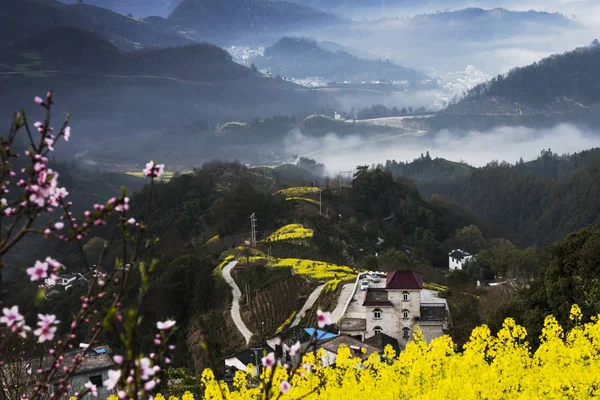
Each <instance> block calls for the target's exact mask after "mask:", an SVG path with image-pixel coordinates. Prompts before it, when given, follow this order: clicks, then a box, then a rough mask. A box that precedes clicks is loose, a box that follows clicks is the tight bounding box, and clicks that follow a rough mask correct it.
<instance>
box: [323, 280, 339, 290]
mask: <svg viewBox="0 0 600 400" xmlns="http://www.w3.org/2000/svg"><path fill="white" fill-rule="evenodd" d="M341 282H342V280H341V279H332V280H330V281H327V283H325V286H324V287H323V291H324V292H325V293H328V292H335V291H336V290H337V288H338V286H339V285H340V283H341Z"/></svg>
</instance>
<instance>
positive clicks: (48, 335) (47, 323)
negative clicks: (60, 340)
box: [33, 314, 60, 343]
mask: <svg viewBox="0 0 600 400" xmlns="http://www.w3.org/2000/svg"><path fill="white" fill-rule="evenodd" d="M38 318H39V321H38V323H37V324H38V326H39V328H37V329H36V330H35V331H33V334H34V335H35V336H37V337H38V342H39V343H44V342H46V341H51V340H52V339H54V334H55V333H56V329H57V328H56V326H54V325H58V323H59V322H60V321H59V320H57V319H56V315H52V314H38Z"/></svg>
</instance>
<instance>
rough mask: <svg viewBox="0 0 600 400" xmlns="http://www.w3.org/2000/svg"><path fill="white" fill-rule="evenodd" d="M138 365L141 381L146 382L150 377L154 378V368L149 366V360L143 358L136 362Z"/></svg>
mask: <svg viewBox="0 0 600 400" xmlns="http://www.w3.org/2000/svg"><path fill="white" fill-rule="evenodd" d="M138 365H139V367H140V368H141V370H142V371H141V372H142V379H143V380H145V381H147V380H148V379H150V377H152V376H154V374H155V371H154V368H152V367H151V366H150V359H149V358H148V357H144V358H142V359H141V360H139V361H138Z"/></svg>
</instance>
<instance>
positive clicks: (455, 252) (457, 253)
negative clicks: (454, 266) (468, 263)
mask: <svg viewBox="0 0 600 400" xmlns="http://www.w3.org/2000/svg"><path fill="white" fill-rule="evenodd" d="M470 256H471V253H468V252H466V251H464V250H461V249H458V250H452V251H451V252H450V254H449V257H452V258H457V259H459V260H462V259H463V258H465V257H470Z"/></svg>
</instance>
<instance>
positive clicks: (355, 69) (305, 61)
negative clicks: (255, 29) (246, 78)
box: [251, 37, 425, 82]
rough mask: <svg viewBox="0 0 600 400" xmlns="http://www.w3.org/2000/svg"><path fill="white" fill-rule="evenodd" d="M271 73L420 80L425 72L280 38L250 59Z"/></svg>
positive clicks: (338, 78) (336, 78)
mask: <svg viewBox="0 0 600 400" xmlns="http://www.w3.org/2000/svg"><path fill="white" fill-rule="evenodd" d="M251 61H252V62H253V63H254V64H255V65H256V67H258V68H260V69H262V68H266V69H268V70H269V71H270V72H271V73H272V74H278V75H281V76H286V77H293V78H306V77H311V76H318V77H321V78H323V79H324V80H325V81H350V82H360V81H365V80H366V81H373V80H387V81H402V80H409V81H413V80H420V79H424V78H425V75H424V74H423V73H420V72H418V71H415V70H413V69H410V68H407V67H403V66H400V65H397V64H394V63H393V62H391V61H390V60H364V59H361V58H358V57H356V56H353V55H351V54H349V53H347V52H343V51H337V52H334V51H329V50H326V49H324V48H322V47H321V46H319V44H318V43H317V42H315V41H313V40H310V39H306V38H295V37H284V38H282V39H280V40H279V41H278V42H277V43H275V44H273V45H272V46H270V47H267V48H266V49H265V53H264V55H263V56H258V57H254V58H253V59H252V60H251Z"/></svg>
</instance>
